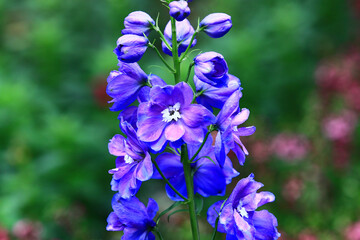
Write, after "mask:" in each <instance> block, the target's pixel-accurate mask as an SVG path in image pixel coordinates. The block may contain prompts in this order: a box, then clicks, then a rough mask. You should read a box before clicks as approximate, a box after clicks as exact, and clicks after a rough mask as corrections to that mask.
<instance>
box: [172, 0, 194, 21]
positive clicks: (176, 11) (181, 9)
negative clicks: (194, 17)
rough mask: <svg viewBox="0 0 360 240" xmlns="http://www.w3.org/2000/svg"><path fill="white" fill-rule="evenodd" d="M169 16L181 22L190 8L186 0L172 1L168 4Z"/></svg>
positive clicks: (187, 14)
mask: <svg viewBox="0 0 360 240" xmlns="http://www.w3.org/2000/svg"><path fill="white" fill-rule="evenodd" d="M169 7H170V16H172V17H173V18H175V19H176V20H177V21H179V22H181V21H182V20H184V19H185V18H187V16H189V14H190V8H189V7H188V3H187V1H184V0H180V1H173V2H171V3H170V4H169Z"/></svg>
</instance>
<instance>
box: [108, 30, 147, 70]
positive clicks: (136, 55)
mask: <svg viewBox="0 0 360 240" xmlns="http://www.w3.org/2000/svg"><path fill="white" fill-rule="evenodd" d="M148 43H149V40H148V39H147V38H146V37H144V36H138V35H134V34H127V35H124V36H121V37H120V38H119V39H118V40H117V42H116V45H117V46H116V48H115V49H114V53H115V54H116V56H117V58H118V59H119V61H122V62H126V63H134V62H137V61H139V60H140V59H141V58H142V56H143V55H144V53H145V51H146V49H147V47H148Z"/></svg>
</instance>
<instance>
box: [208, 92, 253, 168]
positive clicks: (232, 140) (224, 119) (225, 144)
mask: <svg viewBox="0 0 360 240" xmlns="http://www.w3.org/2000/svg"><path fill="white" fill-rule="evenodd" d="M241 96H242V94H241V92H240V91H236V92H234V93H233V94H232V95H231V96H230V97H229V99H228V100H227V101H226V102H225V104H224V106H223V108H222V109H221V111H220V112H219V114H218V115H217V116H216V124H215V125H216V127H217V128H218V134H217V136H216V139H215V156H216V159H217V160H218V162H219V164H220V165H222V164H223V162H224V159H225V156H226V154H227V153H228V152H229V150H230V149H232V150H233V151H234V153H235V154H236V156H237V158H238V160H239V163H240V165H243V164H244V162H245V155H248V154H249V153H248V151H247V150H246V148H245V146H244V145H243V143H242V142H241V140H240V136H250V135H252V134H253V133H254V132H255V130H256V128H255V127H254V126H251V127H241V128H238V125H240V124H242V123H244V122H245V121H246V120H247V119H248V117H249V114H250V111H249V110H248V109H246V108H243V109H241V110H239V100H240V97H241ZM240 146H241V147H240Z"/></svg>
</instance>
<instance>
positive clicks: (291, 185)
mask: <svg viewBox="0 0 360 240" xmlns="http://www.w3.org/2000/svg"><path fill="white" fill-rule="evenodd" d="M303 188H304V183H303V181H302V180H301V179H299V178H296V177H291V178H290V179H288V180H287V181H286V183H285V185H284V186H283V191H282V195H283V197H284V199H285V200H287V201H289V202H294V201H296V200H298V199H299V198H300V197H301V194H302V191H303Z"/></svg>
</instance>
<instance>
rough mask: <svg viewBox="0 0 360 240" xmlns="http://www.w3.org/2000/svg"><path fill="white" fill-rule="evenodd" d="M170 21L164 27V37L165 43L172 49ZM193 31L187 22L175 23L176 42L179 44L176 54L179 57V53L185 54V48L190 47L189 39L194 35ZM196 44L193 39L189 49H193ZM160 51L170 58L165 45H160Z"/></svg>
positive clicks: (185, 20) (169, 52)
mask: <svg viewBox="0 0 360 240" xmlns="http://www.w3.org/2000/svg"><path fill="white" fill-rule="evenodd" d="M171 29H172V28H171V21H169V22H168V24H167V25H166V27H165V30H164V36H165V39H166V42H167V43H168V44H169V45H170V46H171V47H172V31H171ZM194 32H195V30H194V28H193V27H192V26H191V24H190V22H189V20H187V19H184V20H183V21H181V22H178V21H176V42H177V43H178V44H179V48H178V53H179V56H180V54H181V53H183V52H185V50H186V49H187V47H188V46H189V45H190V41H191V37H192V35H193V34H194ZM195 44H196V39H194V41H193V43H192V44H191V47H194V46H195ZM161 46H162V50H163V52H164V53H166V54H168V55H170V56H172V52H171V51H170V50H169V49H168V48H167V47H166V44H165V43H164V42H163V43H162V45H161Z"/></svg>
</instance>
